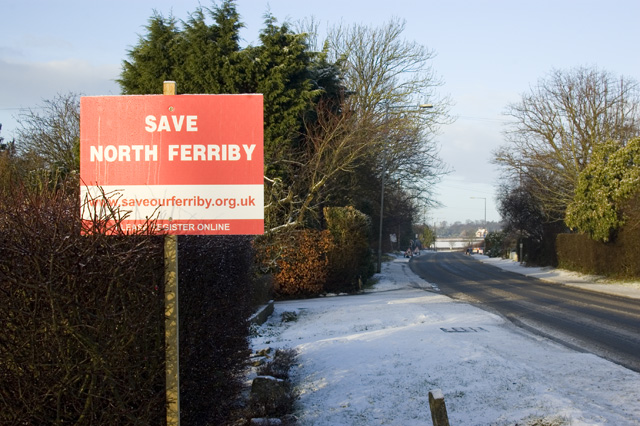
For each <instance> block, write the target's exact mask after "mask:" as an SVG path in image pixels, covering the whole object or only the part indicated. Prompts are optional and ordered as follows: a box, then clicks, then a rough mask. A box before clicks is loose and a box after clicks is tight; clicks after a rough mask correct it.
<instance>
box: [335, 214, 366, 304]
mask: <svg viewBox="0 0 640 426" xmlns="http://www.w3.org/2000/svg"><path fill="white" fill-rule="evenodd" d="M324 217H325V219H326V221H327V228H328V229H329V231H330V232H331V236H332V237H333V245H332V248H331V250H330V251H329V271H328V276H327V282H326V284H325V289H326V290H327V291H333V292H354V291H358V290H360V289H361V288H362V284H363V283H364V282H366V280H368V279H369V278H370V277H371V276H373V272H374V266H373V262H372V261H371V251H370V250H369V232H370V229H371V220H370V219H369V216H367V215H365V214H364V213H361V212H360V211H358V210H356V209H355V208H353V207H325V209H324Z"/></svg>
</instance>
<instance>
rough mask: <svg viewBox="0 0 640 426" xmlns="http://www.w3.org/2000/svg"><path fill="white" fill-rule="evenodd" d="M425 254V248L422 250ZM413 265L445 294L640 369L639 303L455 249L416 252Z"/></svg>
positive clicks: (579, 347) (564, 341)
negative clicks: (556, 281)
mask: <svg viewBox="0 0 640 426" xmlns="http://www.w3.org/2000/svg"><path fill="white" fill-rule="evenodd" d="M423 253H424V252H423ZM409 264H410V267H411V270H412V271H413V272H414V273H416V274H417V275H419V276H420V277H422V278H423V279H424V280H426V281H427V282H429V283H431V284H436V285H437V286H438V288H439V289H440V291H441V292H442V293H443V294H446V295H448V296H450V297H453V298H455V299H459V300H463V301H466V302H470V303H473V304H475V305H477V306H480V307H482V308H484V309H486V310H489V311H491V312H494V313H497V314H500V315H502V316H503V317H505V318H507V319H508V320H510V321H511V322H513V323H514V324H515V325H517V326H520V327H523V328H526V329H528V330H530V331H534V332H536V333H538V334H540V335H543V336H546V337H549V338H551V339H553V340H555V341H558V342H561V343H563V344H565V345H567V346H569V347H571V348H573V349H577V350H581V351H585V352H591V353H593V354H595V355H598V356H601V357H603V358H606V359H608V360H610V361H613V362H615V363H617V364H620V365H622V366H624V367H627V368H629V369H631V370H634V371H637V372H640V302H639V301H638V300H637V299H629V298H624V297H619V296H611V295H607V294H602V293H594V292H589V291H584V290H580V289H577V288H574V287H569V286H564V285H559V284H550V283H546V282H544V281H541V280H538V279H536V278H531V277H526V276H523V275H520V274H516V273H513V272H509V271H505V270H503V269H500V268H497V267H495V266H491V265H487V264H484V263H482V262H480V261H477V260H474V259H473V256H465V255H464V254H463V253H456V252H453V253H452V252H438V253H433V252H428V253H426V254H422V255H421V256H418V257H414V258H413V259H411V262H410V263H409Z"/></svg>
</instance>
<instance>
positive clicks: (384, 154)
mask: <svg viewBox="0 0 640 426" xmlns="http://www.w3.org/2000/svg"><path fill="white" fill-rule="evenodd" d="M384 120H385V124H386V126H387V135H386V136H387V137H388V130H389V123H388V120H389V103H387V104H386V105H385V112H384ZM387 137H385V139H387ZM386 169H387V147H386V146H385V148H384V150H383V151H382V175H381V177H380V183H381V189H380V226H379V227H378V265H377V267H376V272H377V273H380V272H382V217H383V216H384V175H385V174H386V172H387V170H386ZM398 247H399V246H398Z"/></svg>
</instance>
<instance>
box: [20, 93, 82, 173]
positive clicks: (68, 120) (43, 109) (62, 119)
mask: <svg viewBox="0 0 640 426" xmlns="http://www.w3.org/2000/svg"><path fill="white" fill-rule="evenodd" d="M18 124H19V128H18V132H17V133H18V136H17V137H16V146H17V149H18V152H19V155H21V156H22V157H23V158H25V159H28V160H30V162H32V167H33V168H43V169H47V170H49V171H62V172H65V173H66V172H69V171H72V170H78V168H79V165H80V164H79V152H80V151H79V146H80V97H79V95H77V94H75V93H67V94H58V95H57V96H56V97H54V98H53V99H49V100H45V101H44V102H43V104H42V105H41V106H39V107H36V108H30V109H28V110H25V111H23V112H21V113H20V114H19V115H18Z"/></svg>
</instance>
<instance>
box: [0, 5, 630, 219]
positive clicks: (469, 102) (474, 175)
mask: <svg viewBox="0 0 640 426" xmlns="http://www.w3.org/2000/svg"><path fill="white" fill-rule="evenodd" d="M200 3H201V4H202V5H203V6H209V5H210V4H211V3H210V2H209V1H208V0H201V2H200ZM198 4H199V3H198V1H196V0H193V1H191V0H188V1H185V0H181V1H177V0H173V1H169V0H128V1H124V0H109V1H107V0H100V1H98V0H57V1H53V0H0V11H1V14H0V28H1V29H2V35H3V36H2V39H0V81H1V83H0V123H2V124H3V129H2V133H1V134H2V136H4V137H5V138H10V137H11V136H12V134H13V131H14V130H15V119H14V117H15V115H16V114H17V113H18V112H19V110H18V109H19V108H25V107H34V106H37V105H38V104H41V103H42V100H43V99H51V98H53V97H54V96H55V94H57V93H67V92H69V91H73V92H77V93H81V94H84V95H117V94H119V87H118V85H117V84H116V83H115V82H114V80H115V79H116V78H118V76H119V73H120V70H121V64H122V61H123V60H124V59H126V54H127V50H128V49H129V48H130V47H132V46H134V45H135V44H136V43H137V41H138V36H139V35H140V34H144V32H145V31H144V26H145V24H146V23H147V21H148V19H149V17H150V16H151V15H152V11H153V9H156V10H157V11H159V12H160V13H162V14H163V15H165V16H166V15H169V14H170V13H173V15H174V16H175V17H176V18H178V19H186V18H187V14H188V12H191V11H193V10H194V9H195V8H196V7H197V6H198ZM236 4H237V9H238V12H239V13H240V15H241V17H242V20H243V22H244V23H245V25H246V28H245V29H244V31H243V32H242V37H243V38H244V43H245V44H249V43H252V44H257V41H258V32H259V31H260V29H261V28H262V22H263V15H264V13H265V12H266V11H267V10H270V12H271V13H272V14H273V15H274V16H275V17H276V18H277V19H278V21H280V22H282V21H284V20H289V21H297V20H300V19H304V18H309V17H312V16H313V17H314V18H315V19H316V20H317V21H319V22H320V24H321V28H325V27H326V26H328V25H335V24H338V23H343V24H352V23H359V24H365V25H370V26H379V25H382V24H383V23H385V22H387V21H388V20H389V19H390V18H391V17H398V18H401V19H404V20H405V21H406V30H405V33H404V36H405V38H407V39H408V40H413V41H416V42H418V43H420V44H422V45H424V46H426V47H428V48H429V49H432V50H434V51H435V52H436V55H437V56H436V57H435V59H434V60H433V68H434V70H435V71H436V73H437V74H438V75H439V76H440V77H441V78H442V79H443V80H444V82H445V84H444V86H443V87H442V88H441V89H440V91H441V93H442V94H443V95H450V97H451V98H452V100H453V102H454V105H453V108H452V110H451V113H452V114H453V115H454V116H456V117H458V118H457V120H456V122H455V123H454V124H452V125H448V126H446V127H443V128H442V132H441V134H440V135H438V138H437V140H438V142H439V144H440V146H441V151H440V155H441V156H442V158H443V159H444V160H445V161H446V162H447V163H448V164H449V165H450V167H451V168H452V169H453V170H454V171H453V173H451V174H450V175H449V176H448V177H446V178H445V179H444V180H443V182H442V183H441V184H440V185H439V186H438V187H437V189H436V192H437V193H438V194H439V195H438V200H439V201H440V202H442V203H443V204H444V205H445V206H444V207H443V208H440V209H435V210H432V211H430V212H428V213H427V219H426V220H428V221H429V222H430V223H432V222H434V221H437V222H440V221H442V220H446V221H448V222H454V221H461V222H464V221H466V220H467V219H470V220H483V219H484V202H483V200H481V199H472V198H471V197H484V198H486V199H487V200H486V202H487V213H486V214H487V219H488V220H498V219H499V214H498V213H497V211H496V209H495V202H494V195H495V185H496V183H497V179H498V173H497V172H496V170H495V167H494V166H493V165H491V164H490V163H489V160H490V158H491V153H492V151H493V150H494V149H496V148H497V147H498V146H500V145H501V144H503V136H502V133H501V132H502V130H503V127H504V123H505V121H506V119H507V118H506V117H505V116H504V115H502V113H503V111H504V110H505V107H506V105H508V104H509V103H511V102H517V101H518V100H519V99H520V97H521V94H522V93H524V92H526V91H528V89H529V87H530V86H533V85H535V84H536V83H537V82H538V80H539V79H541V78H544V77H545V76H546V75H547V74H548V73H549V72H550V71H551V70H553V69H569V68H572V67H578V66H596V67H599V68H601V69H604V70H607V71H609V72H611V73H614V74H616V75H619V76H620V75H623V76H625V77H631V78H634V79H639V76H638V74H639V70H640V55H638V53H637V48H638V42H639V40H640V27H639V26H638V24H637V19H638V17H639V16H640V2H638V1H637V0H626V1H622V0H610V1H607V2H603V1H598V2H596V1H592V0H580V1H578V0H575V1H573V0H535V1H533V0H532V1H530V0H519V1H515V0H495V1H489V0H475V1H472V0H467V1H463V0H453V1H443V0H439V1H431V0H426V1H425V0H422V1H410V0H394V1H379V0H368V1H359V0H358V1H353V0H351V1H344V0H341V1H337V0H323V1H321V2H306V1H300V0H270V1H266V0H265V1H263V0H239V1H237V3H236Z"/></svg>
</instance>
